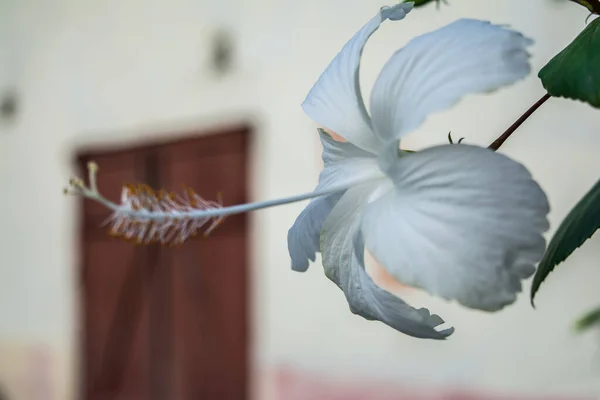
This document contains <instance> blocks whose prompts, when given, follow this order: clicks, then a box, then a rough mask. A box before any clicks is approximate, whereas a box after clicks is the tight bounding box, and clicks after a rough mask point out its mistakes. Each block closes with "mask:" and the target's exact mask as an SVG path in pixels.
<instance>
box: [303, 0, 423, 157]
mask: <svg viewBox="0 0 600 400" xmlns="http://www.w3.org/2000/svg"><path fill="white" fill-rule="evenodd" d="M411 9H412V3H409V4H397V5H394V6H392V7H382V8H381V9H380V10H379V12H378V13H377V15H376V16H375V17H373V18H372V19H371V20H370V21H369V22H368V23H367V24H366V25H364V26H363V27H362V29H361V30H360V31H358V32H357V33H356V34H355V35H354V36H353V37H352V39H350V41H349V42H348V43H346V45H345V46H344V47H343V48H342V51H341V52H340V53H339V54H338V55H337V56H336V57H335V58H334V59H333V61H331V63H330V64H329V66H328V67H327V69H326V70H325V72H323V74H322V75H321V76H320V77H319V79H318V81H317V83H315V85H314V86H313V88H312V89H311V90H310V92H309V93H308V96H307V97H306V100H304V103H303V104H302V108H303V109H304V112H306V114H307V115H308V116H309V117H310V118H312V119H313V120H314V121H316V122H317V123H319V124H321V125H323V126H325V127H326V128H328V129H330V130H332V131H334V132H336V133H337V134H339V135H340V136H342V137H343V138H344V139H346V140H348V141H350V142H352V143H354V144H355V145H356V146H358V147H360V148H362V149H365V150H368V151H371V152H374V153H375V152H377V151H378V149H379V148H380V146H381V144H380V143H379V141H378V139H377V138H376V137H375V136H374V135H373V133H372V130H371V122H370V119H369V115H368V114H367V110H366V108H365V105H364V102H363V99H362V95H361V92H360V87H359V77H358V75H359V68H360V57H361V54H362V50H363V47H364V45H365V43H366V42H367V40H368V39H369V37H370V36H371V35H372V34H373V33H374V32H375V31H376V30H377V29H378V28H379V25H381V23H382V22H383V21H385V20H386V19H390V20H400V19H402V18H404V17H405V16H406V13H408V12H409V11H410V10H411Z"/></svg>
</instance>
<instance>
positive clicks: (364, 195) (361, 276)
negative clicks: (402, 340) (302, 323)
mask: <svg viewBox="0 0 600 400" xmlns="http://www.w3.org/2000/svg"><path fill="white" fill-rule="evenodd" d="M378 185H379V183H377V182H375V183H366V184H363V185H359V186H356V187H354V188H352V189H348V191H346V193H345V194H344V195H343V196H342V198H341V199H340V201H339V202H338V203H337V205H336V206H335V207H334V208H333V210H332V211H331V213H330V214H329V216H328V217H327V219H326V220H325V223H324V225H323V230H322V233H321V251H322V253H323V266H324V268H325V274H326V275H327V277H328V278H329V279H331V280H332V281H333V282H335V283H336V284H337V285H338V286H339V287H340V288H341V289H342V291H343V292H344V294H345V295H346V299H347V300H348V304H349V305H350V310H351V311H352V312H353V313H355V314H358V315H361V316H362V317H364V318H365V319H367V320H378V321H381V322H383V323H385V324H387V325H389V326H391V327H392V328H394V329H396V330H398V331H400V332H403V333H405V334H407V335H410V336H414V337H418V338H428V339H445V338H446V337H447V336H449V335H450V334H452V332H453V331H454V329H453V328H449V329H446V330H443V331H437V330H436V329H435V327H436V326H438V325H440V324H442V323H443V322H444V321H443V320H442V318H440V317H439V316H437V315H431V314H430V313H429V311H428V310H427V309H425V308H421V309H419V310H417V309H415V308H413V307H411V306H409V305H408V304H406V303H405V302H404V301H402V300H401V299H400V298H398V297H396V296H394V295H393V294H391V293H389V292H387V291H385V290H384V289H382V288H380V287H379V286H377V285H376V284H375V283H374V282H373V280H372V279H371V278H370V277H369V275H368V274H367V272H366V271H365V266H364V241H363V238H362V235H361V232H360V221H361V210H362V209H363V208H364V205H365V204H366V202H367V200H368V198H369V196H371V194H372V193H373V191H374V190H376V188H377V186H378Z"/></svg>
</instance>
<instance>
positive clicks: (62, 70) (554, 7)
mask: <svg viewBox="0 0 600 400" xmlns="http://www.w3.org/2000/svg"><path fill="white" fill-rule="evenodd" d="M450 3H451V6H450V7H444V10H443V12H436V10H435V7H430V8H428V9H425V10H422V11H421V10H419V11H417V12H415V13H414V14H413V15H411V16H410V17H409V18H408V19H407V20H405V21H403V22H399V23H394V24H388V25H386V26H384V27H383V28H382V29H381V30H380V32H378V33H377V34H376V35H375V36H374V38H373V41H372V42H371V43H370V45H369V46H368V48H367V49H366V51H365V63H364V67H363V83H364V86H365V89H366V90H365V92H366V93H367V94H368V93H369V90H368V87H369V86H370V85H371V84H372V83H373V81H374V79H375V77H376V74H377V72H378V69H379V68H380V67H381V65H382V64H383V62H385V60H386V58H387V57H388V56H389V55H390V54H391V53H392V52H393V51H394V50H396V49H397V48H398V47H399V46H400V45H402V44H403V43H405V42H406V41H407V40H408V39H409V38H411V37H413V36H415V35H417V34H419V33H423V32H426V31H429V30H431V29H433V28H436V27H439V26H441V25H444V24H446V23H448V22H451V21H453V20H455V19H456V18H459V17H464V16H469V17H476V18H482V19H492V20H493V21H494V22H497V23H509V24H511V25H513V26H514V27H516V28H518V29H519V30H521V31H523V32H524V33H526V34H527V35H529V36H531V37H533V38H535V39H536V41H537V43H536V46H535V47H534V48H533V53H534V58H533V63H534V67H535V69H536V70H538V69H539V68H540V67H541V66H542V65H543V64H544V62H545V61H547V60H548V59H549V57H550V56H551V55H552V54H553V53H555V52H556V51H558V50H559V49H561V48H562V47H563V46H564V45H566V44H567V43H568V42H569V40H570V39H571V38H572V37H573V36H574V35H576V33H577V32H578V31H579V30H580V29H582V28H583V20H584V18H585V16H586V13H585V11H584V10H583V9H579V8H578V7H577V6H573V5H570V4H560V3H559V2H556V1H550V0H527V1H523V0H506V1H494V0H479V1H476V2H475V1H469V0H450ZM383 4H385V2H382V1H379V0H377V1H374V0H327V1H325V0H305V1H296V0H278V1H276V0H253V1H250V0H246V1H244V0H228V1H226V0H219V1H208V0H204V1H197V0H169V1H167V0H150V1H149V0H106V1H92V0H82V1H72V0H47V1H39V0H38V1H34V0H4V1H2V2H0V26H1V27H2V30H0V34H1V35H2V37H0V45H1V47H0V65H3V69H0V87H2V86H3V85H4V84H11V85H16V86H17V88H18V89H19V91H20V94H21V96H22V113H21V115H20V116H19V119H18V121H16V122H15V123H14V124H12V125H11V124H9V125H7V124H2V125H0V187H1V188H2V197H1V200H0V201H1V203H0V206H1V207H0V221H1V223H0V350H1V351H2V353H0V381H6V382H7V383H8V384H9V385H10V387H11V388H15V389H14V390H21V389H18V388H19V387H20V386H19V385H21V383H19V382H22V377H19V375H23V374H25V373H20V372H19V371H21V369H19V368H20V367H18V365H20V363H25V362H26V361H27V360H26V359H27V358H28V356H27V354H29V352H28V351H27V349H28V348H29V346H44V347H45V348H47V349H48V351H49V352H50V353H52V354H54V359H55V360H56V363H57V364H56V365H57V366H56V378H55V379H56V383H57V391H62V392H61V393H64V392H65V391H66V392H67V393H71V392H72V390H73V387H74V386H73V384H74V382H76V370H77V367H76V363H75V361H74V360H75V353H74V350H73V348H74V344H75V339H76V338H77V320H76V309H77V306H76V304H77V303H76V292H75V284H74V276H75V275H74V261H75V260H74V254H75V252H74V251H75V248H74V232H73V227H74V222H75V221H74V214H75V210H74V208H73V207H74V204H75V203H74V201H73V200H72V199H69V198H65V197H63V196H61V189H62V187H63V186H64V184H65V183H66V182H67V179H68V177H69V176H70V174H71V169H70V157H71V155H72V152H73V150H74V149H75V148H76V147H77V146H79V145H82V144H90V143H101V142H106V143H115V142H128V141H130V140H135V139H138V138H141V137H146V136H147V135H149V134H160V132H161V131H164V130H172V129H174V128H178V127H181V128H188V127H194V128H197V127H203V126H206V127H213V126H215V125H220V124H222V123H225V122H227V121H230V119H231V118H232V116H234V118H235V119H237V120H239V121H244V120H251V121H253V122H254V123H255V124H256V128H257V131H256V136H255V139H256V140H255V143H254V147H253V149H252V157H253V159H254V161H255V163H254V167H253V171H252V188H253V197H254V199H256V200H261V199H269V198H274V197H278V196H285V195H291V194H294V193H297V192H301V191H309V190H311V189H312V188H313V186H314V184H315V182H316V178H317V175H318V172H319V164H318V162H316V160H317V154H316V153H317V152H318V149H319V148H318V146H319V145H318V140H317V137H316V135H315V130H314V129H315V125H314V124H313V123H312V122H311V121H310V120H308V119H307V117H305V116H304V115H303V113H302V111H301V109H300V103H301V102H302V100H303V99H304V96H305V95H306V93H307V91H308V90H309V88H310V87H311V85H312V84H313V83H314V81H315V79H316V78H317V77H318V75H319V74H320V72H321V71H322V70H323V68H324V67H325V66H326V65H327V63H328V62H329V61H330V59H331V58H332V57H333V56H334V55H335V53H336V52H337V51H339V49H340V48H341V46H342V45H343V44H344V42H345V41H346V40H347V39H348V38H349V37H350V36H351V35H352V34H353V33H354V32H355V31H356V30H357V29H358V28H359V27H360V26H361V25H362V24H363V23H364V22H366V20H367V19H368V18H370V17H371V16H372V15H373V14H374V13H375V12H376V11H377V8H378V7H379V6H380V5H383ZM561 21H564V22H561ZM221 24H225V25H227V26H229V27H230V28H231V29H233V30H234V32H235V33H236V35H237V36H236V38H237V50H238V54H237V60H236V69H235V72H234V73H233V74H232V75H230V76H229V77H227V78H225V79H221V80H217V79H214V78H213V76H212V75H211V73H210V70H209V69H208V65H207V63H208V55H209V52H208V44H209V42H208V40H209V38H210V33H211V32H212V31H213V29H215V28H218V27H220V26H221ZM15 43H16V44H17V45H15ZM11 45H12V46H11ZM11 47H12V48H11ZM542 94H543V90H542V88H541V86H540V84H539V81H538V80H537V79H536V78H535V76H533V75H532V76H531V77H530V78H529V79H528V80H526V81H525V82H522V83H520V84H519V85H517V86H515V87H513V88H511V89H509V90H505V91H503V92H502V93H500V94H498V95H496V96H492V97H490V96H488V97H485V96H477V97H472V98H469V99H466V100H465V101H464V102H462V103H461V104H460V105H459V106H457V107H456V108H454V109H453V110H452V111H451V112H446V113H443V114H440V115H437V116H436V117H435V118H431V119H430V120H429V121H428V122H427V124H426V125H425V126H424V127H423V128H422V129H420V131H419V132H418V133H415V134H414V135H412V136H410V137H409V138H408V139H407V141H406V146H407V147H411V148H420V147H422V146H425V145H428V144H434V143H441V142H444V141H445V140H446V139H445V136H446V133H447V132H448V130H449V129H452V131H453V132H455V135H456V136H457V137H460V136H466V138H467V141H468V142H470V143H479V144H482V145H486V144H488V143H489V142H490V141H492V140H493V139H494V138H495V136H497V135H498V134H499V133H500V132H501V131H502V130H503V129H504V128H505V127H506V126H508V125H509V124H510V123H511V122H512V121H513V120H514V119H515V118H516V117H517V116H518V115H519V114H520V112H521V111H522V110H524V109H526V108H527V107H529V105H530V104H532V103H533V102H534V101H535V100H537V98H539V97H540V96H541V95H542ZM599 121H600V114H599V113H598V111H595V112H594V111H593V110H591V109H590V108H589V107H587V106H585V105H582V104H578V103H570V102H567V101H564V100H552V101H551V102H549V104H547V105H546V106H544V108H543V109H542V111H540V112H539V114H536V116H535V117H534V118H532V119H531V121H528V122H527V124H526V125H524V126H523V128H522V129H521V130H520V131H519V132H518V134H517V135H515V137H514V139H511V141H510V142H508V143H507V144H506V146H505V147H504V148H503V151H504V152H506V153H508V154H510V155H512V156H514V157H515V158H517V159H518V160H521V161H523V162H525V163H526V164H527V165H528V166H529V167H530V169H531V170H532V172H533V174H534V175H535V176H536V178H538V179H539V181H540V182H541V184H542V186H543V187H544V188H545V189H546V190H547V192H548V195H549V197H550V200H551V204H552V208H553V210H552V213H551V222H552V226H553V230H554V229H555V228H556V226H557V223H558V222H559V221H560V220H561V219H562V217H564V215H565V214H566V213H567V212H568V209H569V207H570V206H572V205H573V204H574V203H575V202H576V201H577V199H578V197H580V196H581V195H582V194H583V193H584V191H586V190H587V189H588V188H589V187H590V186H591V185H592V184H593V183H594V181H595V180H596V179H597V177H598V172H597V171H598V170H599V167H600V159H598V158H597V157H596V151H595V150H594V149H597V148H598V146H599V145H600V132H597V131H598V126H600V124H599V123H598V122H599ZM302 207H303V204H295V205H290V206H284V207H278V208H274V209H270V210H265V211H261V212H257V213H255V214H253V216H252V221H253V235H252V241H253V253H252V262H253V274H254V277H253V283H254V287H253V312H254V318H255V325H254V329H255V333H254V335H253V337H254V340H255V343H254V355H253V363H254V365H255V366H256V367H257V369H256V370H257V371H259V373H262V372H263V371H268V370H271V369H273V368H276V367H277V366H279V365H293V366H297V367H299V368H305V369H308V370H311V371H316V372H318V373H323V374H325V373H326V374H331V375H332V376H357V375H360V376H366V377H373V378H378V379H384V380H391V381H392V380H393V381H396V382H402V381H403V380H406V381H408V382H410V384H412V385H417V386H418V385H431V384H433V385H445V384H448V385H452V386H461V385H465V386H469V387H475V388H479V389H489V390H494V391H500V392H508V393H513V392H514V393H523V394H527V393H538V394H539V393H564V394H600V365H598V361H599V359H598V357H595V356H594V354H595V351H596V349H597V348H598V346H599V345H600V341H598V338H597V337H595V336H594V335H593V334H589V335H584V336H574V335H573V334H572V332H571V331H570V324H571V323H572V321H573V319H574V318H575V317H576V316H578V315H579V314H581V313H582V312H584V311H585V310H587V309H588V308H589V307H591V306H593V305H595V304H596V303H598V302H600V294H599V293H598V290H597V287H598V282H599V281H600V270H599V269H598V268H597V259H598V256H599V255H600V254H599V251H598V244H599V242H598V240H600V239H598V238H594V239H592V240H590V241H589V242H588V243H587V244H586V245H585V247H584V248H583V249H582V250H581V251H579V252H578V253H576V254H575V255H574V256H573V258H572V259H571V260H570V261H569V262H568V265H567V266H566V267H565V268H559V269H558V270H557V272H555V273H554V274H552V276H551V278H550V279H549V281H548V283H547V285H546V286H545V287H544V288H543V289H542V292H541V293H540V296H539V300H538V310H537V311H534V310H532V309H531V307H530V306H529V303H528V299H527V296H526V295H523V296H522V297H521V298H520V299H519V302H518V304H517V305H515V306H513V307H511V308H509V309H506V310H505V311H502V312H500V313H498V314H495V315H487V314H483V313H480V312H475V311H469V310H465V309H462V308H460V307H458V306H456V305H453V304H447V303H445V302H443V301H440V300H436V299H430V298H428V297H427V296H425V295H422V294H420V293H416V292H407V293H406V294H405V299H406V300H407V301H409V302H412V303H414V304H415V305H425V306H430V307H431V308H432V309H434V310H435V311H436V312H438V313H440V314H441V315H442V316H444V317H445V319H446V320H447V321H449V323H451V324H453V325H454V326H455V327H456V329H457V331H456V333H455V335H454V336H453V337H452V338H451V340H449V341H447V342H444V343H433V342H430V341H418V340H415V339H411V338H409V337H405V336H402V335H400V334H398V333H396V332H394V331H392V330H390V329H388V328H386V327H385V326H383V325H382V324H376V323H368V322H366V321H364V320H363V319H361V318H358V317H355V316H353V315H351V314H350V312H349V311H348V306H347V304H346V302H345V300H344V297H343V295H342V293H341V292H340V291H339V290H338V289H337V288H336V287H335V285H333V284H331V282H329V281H328V280H327V279H326V278H325V277H324V276H323V273H322V270H321V268H320V266H319V265H318V264H317V265H314V266H313V267H312V268H311V269H310V270H309V272H308V273H306V274H304V275H302V274H297V273H293V272H291V270H290V268H289V260H288V255H287V249H286V234H287V229H288V228H289V226H290V225H291V224H292V223H293V221H294V219H295V217H296V215H297V214H298V212H299V211H300V210H301V209H302ZM6 354H11V355H10V356H8V357H7V356H6ZM15 359H17V360H18V361H17V362H15V361H13V360H15ZM25 375H26V374H25ZM257 376H258V375H257ZM259 381H260V380H259V379H258V378H257V379H256V382H259ZM268 386H269V384H268V381H267V384H266V385H265V386H263V385H259V384H257V385H255V389H254V390H255V393H256V394H257V398H264V396H266V393H267V392H268ZM57 393H58V392H57ZM64 396H66V395H64ZM15 398H18V399H20V398H26V397H20V396H18V397H15ZM59 398H67V397H63V395H62V394H61V395H60V396H59Z"/></svg>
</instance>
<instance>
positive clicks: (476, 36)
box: [371, 19, 533, 143]
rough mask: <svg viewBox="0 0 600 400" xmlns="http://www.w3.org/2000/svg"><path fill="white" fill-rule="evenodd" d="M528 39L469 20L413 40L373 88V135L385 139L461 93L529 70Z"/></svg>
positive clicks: (492, 85) (512, 78) (411, 126)
mask: <svg viewBox="0 0 600 400" xmlns="http://www.w3.org/2000/svg"><path fill="white" fill-rule="evenodd" d="M532 43H533V42H532V41H531V40H530V39H527V38H525V37H524V36H523V35H521V34H520V33H518V32H515V31H512V30H509V29H506V28H504V27H502V26H497V25H492V24H490V23H489V22H485V21H478V20H471V19H462V20H458V21H456V22H454V23H452V24H450V25H447V26H445V27H443V28H441V29H439V30H437V31H434V32H431V33H428V34H425V35H422V36H420V37H417V38H415V39H413V40H412V41H411V42H410V43H409V44H408V45H407V46H406V47H404V48H403V49H400V50H399V51H398V52H396V53H395V54H394V55H393V56H392V57H391V58H390V60H389V61H388V62H387V63H386V65H385V66H384V67H383V69H382V71H381V74H380V75H379V77H378V78H377V81H376V82H375V86H374V87H373V91H372V93H371V117H372V124H373V127H374V130H375V134H376V135H377V136H378V137H379V138H380V139H381V140H382V141H383V142H385V143H389V142H390V141H392V140H394V139H399V138H400V137H401V136H404V135H405V134H407V133H410V132H411V131H413V130H415V129H416V128H417V127H418V126H419V125H421V124H422V123H423V121H424V120H425V118H426V117H427V115H428V114H431V113H433V112H436V111H441V110H444V109H446V108H448V107H450V106H452V105H454V104H455V103H456V102H458V100H460V98H461V97H463V96H464V95H466V94H469V93H483V92H489V91H493V90H495V89H498V88H500V87H502V86H505V85H509V84H512V83H514V82H515V81H517V80H519V79H521V78H524V77H525V76H526V75H527V74H529V72H530V69H531V67H530V65H529V54H528V53H527V51H526V48H527V46H529V45H531V44H532Z"/></svg>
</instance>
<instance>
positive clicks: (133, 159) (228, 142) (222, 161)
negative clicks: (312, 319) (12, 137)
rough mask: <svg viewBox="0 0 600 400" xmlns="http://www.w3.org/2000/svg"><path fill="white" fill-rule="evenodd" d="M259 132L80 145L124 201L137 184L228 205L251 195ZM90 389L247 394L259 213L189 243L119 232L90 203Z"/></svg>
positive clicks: (225, 396)
mask: <svg viewBox="0 0 600 400" xmlns="http://www.w3.org/2000/svg"><path fill="white" fill-rule="evenodd" d="M249 133H250V132H249V130H248V129H247V128H240V129H233V130H230V131H227V132H218V133H215V134H210V135H202V136H197V137H195V138H192V139H186V140H178V141H174V142H170V143H163V144H152V145H146V146H138V147H132V148H127V149H117V150H114V149H113V150H92V151H86V152H84V153H82V154H80V155H79V157H78V163H79V167H80V170H81V172H82V173H85V165H86V163H87V162H88V161H89V160H94V161H96V162H97V163H98V164H99V166H100V172H99V175H98V186H99V189H100V191H102V192H103V193H104V194H105V195H106V196H107V197H109V198H110V199H114V200H118V199H119V196H120V190H121V187H122V185H123V184H125V183H137V182H144V183H148V184H149V185H150V186H151V187H153V188H155V189H159V188H166V189H168V190H173V191H180V190H181V187H182V185H185V186H189V187H191V188H193V189H194V190H195V191H196V192H197V193H198V194H200V195H201V196H203V197H205V198H207V199H215V198H216V196H217V193H219V192H220V193H222V196H223V202H224V203H225V204H226V205H231V204H239V203H243V202H246V201H247V180H246V170H247V163H248V142H249ZM81 215H82V218H81V221H82V226H81V235H80V238H81V239H80V240H81V243H80V246H81V262H82V265H81V269H80V270H81V284H82V285H81V313H82V323H83V326H82V328H83V330H82V347H81V352H82V356H83V360H82V369H83V370H82V379H83V380H82V397H83V398H84V399H86V400H113V399H114V400H116V399H123V400H125V399H127V400H134V399H144V400H145V399H148V400H167V399H181V400H187V399H190V400H191V399H194V400H195V399H205V400H213V399H214V400H238V399H239V400H243V399H246V398H247V397H248V396H247V383H248V350H249V349H248V342H249V340H248V299H249V296H248V278H249V274H248V247H247V246H248V244H247V242H248V240H247V238H248V219H247V216H246V215H244V214H242V215H236V216H232V217H230V218H228V219H226V220H225V222H224V223H223V225H221V226H220V227H219V228H217V229H216V230H215V231H214V232H212V233H211V235H210V236H209V237H208V238H205V239H204V238H201V236H202V235H199V238H194V239H191V240H189V241H188V242H186V243H185V244H183V245H182V246H180V247H176V248H169V247H163V246H160V245H150V246H135V245H133V244H131V243H126V242H123V241H121V240H119V239H114V238H111V237H110V236H108V235H107V232H106V230H107V229H106V228H102V227H101V224H102V222H103V221H104V220H105V218H106V217H107V216H108V215H109V213H108V211H107V210H106V209H103V208H102V207H101V206H99V205H97V204H94V203H92V202H90V201H87V200H85V201H82V210H81Z"/></svg>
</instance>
